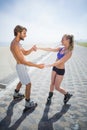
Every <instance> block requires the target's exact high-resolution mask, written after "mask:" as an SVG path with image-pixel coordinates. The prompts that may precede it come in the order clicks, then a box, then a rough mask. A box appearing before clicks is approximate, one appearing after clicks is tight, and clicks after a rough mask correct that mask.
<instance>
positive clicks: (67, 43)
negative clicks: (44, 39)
mask: <svg viewBox="0 0 87 130" xmlns="http://www.w3.org/2000/svg"><path fill="white" fill-rule="evenodd" d="M62 45H64V46H67V47H68V46H69V39H67V37H66V36H64V37H63V38H62Z"/></svg>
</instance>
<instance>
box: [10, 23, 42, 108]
mask: <svg viewBox="0 0 87 130" xmlns="http://www.w3.org/2000/svg"><path fill="white" fill-rule="evenodd" d="M26 32H27V29H26V28H25V27H22V26H20V25H17V26H16V27H15V28H14V36H15V38H14V39H13V41H12V42H11V45H10V50H11V52H12V54H13V56H14V58H15V60H16V62H17V64H16V70H17V74H18V77H19V79H20V82H19V83H18V84H17V86H16V89H15V91H14V95H13V98H14V99H20V98H23V97H24V95H23V94H20V93H19V91H20V88H21V86H22V84H24V85H26V89H25V107H27V108H31V107H33V106H34V105H35V103H34V102H33V101H31V100H30V94H31V81H30V77H29V74H28V71H27V66H32V67H37V68H39V69H42V68H44V64H34V63H32V62H30V61H27V60H26V59H25V57H24V56H25V55H28V54H30V53H31V52H33V51H36V47H35V46H33V47H32V48H31V49H29V50H25V49H24V48H23V47H22V46H21V44H20V40H24V38H25V37H26Z"/></svg>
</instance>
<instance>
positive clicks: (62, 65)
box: [56, 59, 65, 69]
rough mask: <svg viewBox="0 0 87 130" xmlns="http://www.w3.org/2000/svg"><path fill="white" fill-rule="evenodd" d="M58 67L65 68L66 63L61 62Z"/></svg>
mask: <svg viewBox="0 0 87 130" xmlns="http://www.w3.org/2000/svg"><path fill="white" fill-rule="evenodd" d="M56 61H58V59H57V60H56ZM56 67H57V68H58V69H64V68H65V64H63V63H61V64H60V65H58V66H56Z"/></svg>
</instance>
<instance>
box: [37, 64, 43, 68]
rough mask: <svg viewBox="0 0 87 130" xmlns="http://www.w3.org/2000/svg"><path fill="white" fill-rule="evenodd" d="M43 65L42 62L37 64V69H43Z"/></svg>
mask: <svg viewBox="0 0 87 130" xmlns="http://www.w3.org/2000/svg"><path fill="white" fill-rule="evenodd" d="M44 66H45V65H44V64H38V65H37V67H38V68H39V69H43V68H44Z"/></svg>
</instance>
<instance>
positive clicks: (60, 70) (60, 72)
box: [52, 66, 65, 75]
mask: <svg viewBox="0 0 87 130" xmlns="http://www.w3.org/2000/svg"><path fill="white" fill-rule="evenodd" d="M52 70H53V71H55V72H56V73H57V74H58V75H64V73H65V69H58V68H57V67H55V66H54V67H53V69H52Z"/></svg>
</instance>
